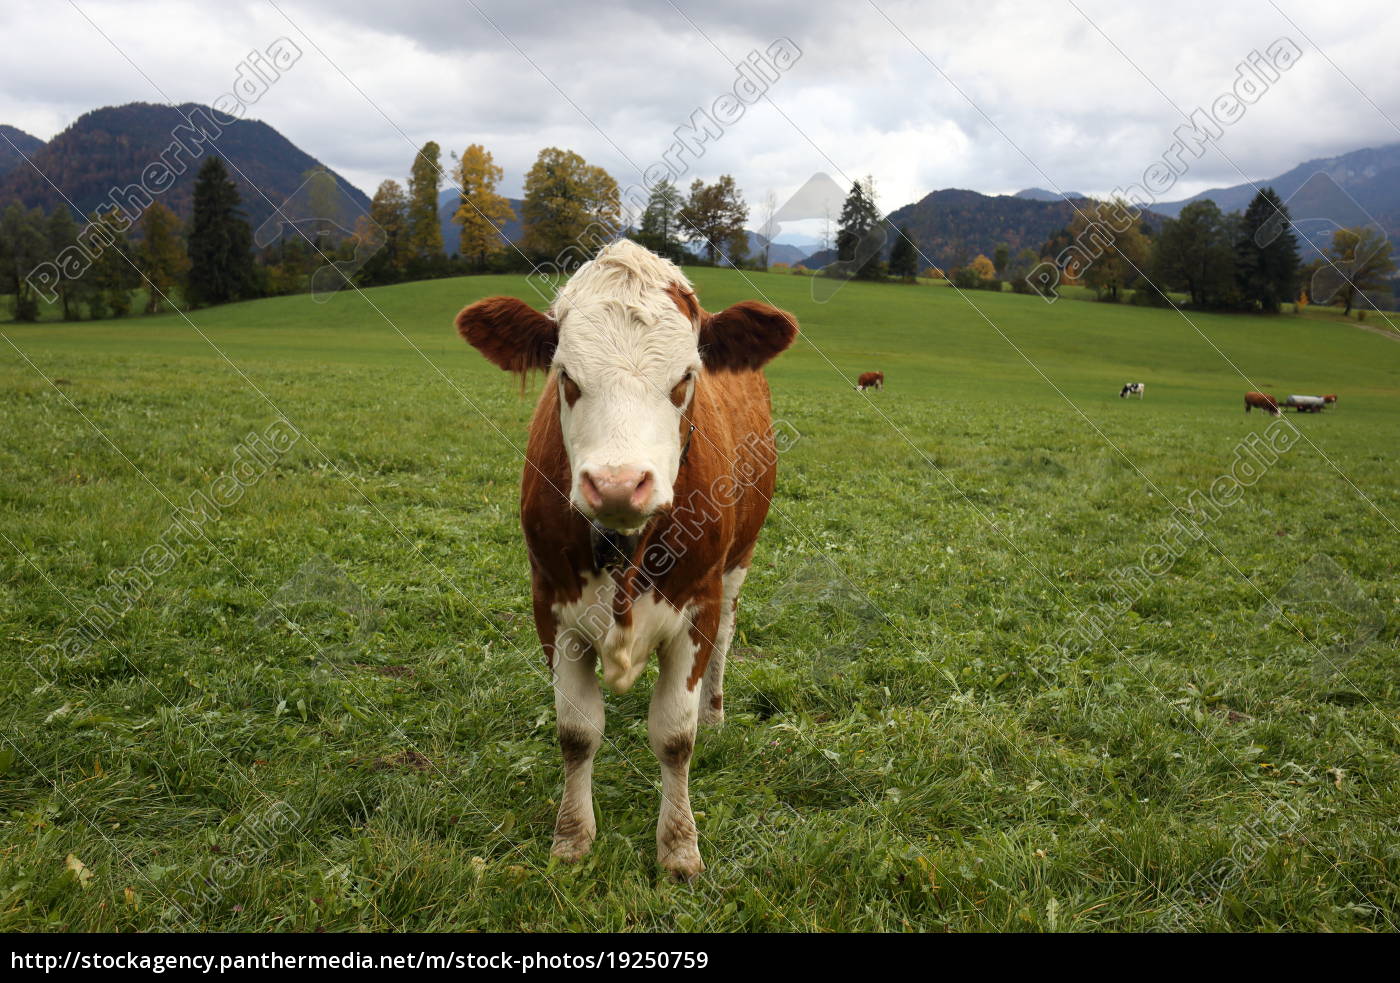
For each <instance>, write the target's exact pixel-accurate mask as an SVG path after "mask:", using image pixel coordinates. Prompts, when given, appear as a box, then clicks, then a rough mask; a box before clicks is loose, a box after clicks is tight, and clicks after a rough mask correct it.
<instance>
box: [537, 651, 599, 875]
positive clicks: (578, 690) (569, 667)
mask: <svg viewBox="0 0 1400 983" xmlns="http://www.w3.org/2000/svg"><path fill="white" fill-rule="evenodd" d="M570 634H571V633H569V632H565V633H564V636H565V637H561V639H560V642H559V644H558V645H556V646H555V649H554V712H555V716H556V719H557V720H558V728H559V750H560V751H561V752H562V753H563V755H564V794H563V795H562V796H561V797H560V799H559V816H558V818H557V819H556V820H555V823H554V847H553V849H552V850H551V851H550V852H551V853H552V854H554V856H556V857H558V858H559V859H561V860H567V861H574V860H578V859H579V858H580V857H582V856H583V855H584V854H586V853H587V852H588V849H589V847H591V846H592V845H593V837H594V836H595V835H597V831H598V824H597V821H596V820H595V818H594V816H593V757H594V755H595V754H597V753H598V745H599V744H601V743H602V742H603V694H602V693H601V692H599V690H598V676H597V674H596V673H595V672H594V669H593V666H594V662H595V661H596V659H597V655H596V654H595V652H594V650H593V648H592V646H590V645H589V644H588V643H586V642H583V641H581V640H578V639H577V638H569V637H568V636H569V635H570Z"/></svg>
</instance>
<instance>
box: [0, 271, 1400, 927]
mask: <svg viewBox="0 0 1400 983" xmlns="http://www.w3.org/2000/svg"><path fill="white" fill-rule="evenodd" d="M692 272H693V275H694V277H695V279H696V282H697V286H698V288H699V292H700V297H701V300H702V302H704V303H705V304H706V306H707V307H709V308H711V309H717V308H719V307H721V306H724V305H726V304H728V303H732V302H734V301H737V300H740V299H743V298H746V297H750V296H754V295H755V294H756V292H758V291H761V295H763V296H766V297H767V298H768V299H770V300H771V301H772V302H773V303H775V304H778V305H780V306H783V307H786V308H788V309H790V310H792V311H793V312H794V313H796V314H797V315H798V317H799V319H800V321H801V323H802V326H803V331H804V337H803V339H801V340H799V342H798V344H797V345H796V346H795V347H794V349H793V350H792V351H790V352H789V353H787V354H785V355H784V356H782V357H781V358H780V359H779V360H778V361H777V362H776V363H774V365H773V366H772V368H771V369H770V372H769V377H770V380H771V382H772V385H773V389H774V394H775V396H774V399H775V412H776V415H777V416H778V417H779V418H780V419H782V420H783V421H785V422H786V424H788V425H790V426H791V427H792V428H794V429H795V430H796V431H797V432H798V433H800V434H801V437H800V439H799V440H798V441H797V442H796V444H795V445H794V446H792V447H791V449H789V450H787V451H786V452H785V453H784V455H783V458H782V460H781V462H780V465H779V479H778V487H779V490H778V496H777V498H776V500H775V502H774V507H773V510H772V513H771V514H770V517H769V520H768V525H767V527H766V529H765V531H764V536H763V539H762V541H761V542H760V546H759V552H758V554H757V557H756V560H755V565H754V568H753V573H752V575H751V576H750V578H749V581H748V585H747V587H746V589H745V596H744V605H743V608H742V610H741V614H740V634H739V636H738V638H737V639H736V643H735V653H734V656H733V658H732V659H731V662H730V670H729V681H728V685H727V686H726V692H727V695H728V700H727V708H728V715H729V718H728V722H727V723H726V724H725V726H724V727H723V728H722V729H721V730H718V731H711V732H702V734H701V735H700V737H699V740H698V744H697V750H696V757H695V759H694V762H693V767H692V782H691V792H692V796H693V799H694V804H695V808H696V812H697V818H698V820H699V825H700V831H701V848H702V852H703V854H704V857H705V860H706V862H707V864H708V865H709V870H708V871H707V872H706V873H705V874H704V875H703V876H702V877H701V878H700V879H699V880H697V881H696V882H695V883H692V884H689V885H677V884H672V883H670V882H669V881H667V880H665V879H664V878H663V877H662V876H661V872H660V870H659V868H657V867H656V865H655V857H654V850H655V847H654V823H655V817H656V811H657V804H658V791H657V788H656V785H655V782H656V779H657V766H656V763H655V761H654V759H653V757H652V755H651V752H650V750H649V748H648V746H647V740H646V724H645V715H646V703H647V699H648V696H649V689H650V687H649V685H647V684H646V680H644V681H643V684H642V685H639V686H638V687H637V689H636V690H634V691H633V692H632V693H629V694H627V695H626V696H623V697H615V696H609V697H608V710H609V719H608V731H607V740H606V742H605V743H604V745H603V749H602V751H601V752H600V756H599V760H598V764H597V769H596V776H597V778H596V797H597V804H598V812H599V823H598V826H599V838H598V841H597V843H596V845H595V847H594V850H593V853H592V854H591V855H590V856H589V858H588V859H587V860H586V861H584V862H583V863H582V864H579V865H577V866H573V867H566V866H561V865H559V864H557V863H556V862H553V861H551V860H550V858H549V843H550V834H551V831H552V825H553V816H554V805H555V797H556V796H557V795H558V793H559V789H560V779H561V769H560V763H559V760H558V758H559V756H558V751H557V748H556V745H555V741H554V731H553V717H554V714H553V708H552V700H551V696H550V691H549V686H548V679H547V674H546V672H545V669H544V666H543V660H542V657H541V655H540V654H539V650H538V646H537V643H536V640H535V637H534V631H533V626H532V624H531V621H530V618H529V616H528V612H529V592H528V586H527V575H526V565H525V556H524V549H523V545H522V542H521V539H520V534H519V530H518V527H517V520H516V514H517V505H516V498H517V486H518V479H519V472H520V469H521V457H520V454H519V452H518V449H517V448H519V447H521V446H523V436H524V432H525V425H526V421H527V419H528V416H529V413H530V409H531V405H532V402H533V393H534V386H535V385H538V381H536V382H534V383H532V384H531V390H530V392H529V393H527V394H526V395H525V396H524V397H522V396H521V395H520V394H519V392H518V387H517V386H516V385H515V384H514V382H513V381H512V380H511V379H510V378H508V377H507V376H505V375H504V374H502V373H499V372H497V371H496V370H494V369H492V368H490V367H489V366H488V365H487V364H486V363H485V361H484V360H483V359H481V358H480V356H478V355H477V354H476V353H475V352H473V351H471V350H469V349H468V348H467V347H466V346H465V345H464V344H463V343H462V342H461V341H460V340H458V339H457V337H456V336H455V333H454V331H453V329H452V325H451V319H452V316H453V315H454V314H455V313H456V311H457V310H458V309H459V308H460V307H461V306H462V305H463V304H465V303H467V302H469V301H471V300H474V299H477V298H480V297H482V296H486V295H489V294H493V293H515V294H517V295H519V296H522V297H526V298H530V297H532V296H533V295H532V294H531V293H530V291H529V289H528V288H527V287H526V286H525V283H524V281H523V280H522V279H520V278H512V277H499V278H492V277H483V278H471V279H458V280H442V281H434V282H428V283H418V284H409V285H404V286H398V287H389V288H381V289H375V290H371V291H367V292H366V293H365V294H364V296H362V297H361V296H356V295H355V294H354V293H351V292H345V293H342V294H340V295H337V296H336V297H335V298H334V299H333V300H332V301H331V302H330V303H327V304H317V303H314V302H313V301H312V300H311V299H310V298H309V297H288V298H280V299H274V300H266V301H259V302H255V303H248V304H241V305H234V306H229V307H224V308H218V309H213V310H202V311H197V312H194V313H193V314H192V315H190V316H191V318H192V320H193V322H194V325H196V326H197V330H196V328H195V327H192V326H191V325H190V323H188V322H187V321H186V320H184V319H183V318H182V317H180V316H176V315H167V316H162V317H154V318H133V319H127V320H123V321H116V322H101V323H78V324H68V325H56V324H50V323H44V324H40V325H13V324H10V325H3V326H0V335H3V341H0V500H2V501H3V505H2V506H0V533H3V541H0V659H3V668H2V669H0V681H3V687H4V689H3V700H4V738H5V740H4V742H3V744H0V930H4V931H16V930H61V929H67V930H101V931H112V930H116V931H131V930H158V929H161V928H179V929H198V930H220V931H222V930H246V931H268V930H297V931H305V930H314V929H318V928H325V929H327V930H331V931H339V930H386V929H404V930H408V929H419V930H517V929H519V930H561V929H562V930H673V929H679V930H698V929H709V930H777V931H807V930H823V931H844V930H906V929H918V930H932V931H939V930H946V929H951V930H1032V931H1033V930H1047V931H1048V930H1092V929H1112V930H1154V929H1163V930H1273V929H1292V930H1361V931H1372V930H1394V929H1395V928H1396V927H1397V923H1398V922H1400V889H1397V877H1398V876H1400V829H1397V819H1398V818H1400V754H1398V753H1397V752H1400V719H1398V718H1397V711H1398V710H1400V692H1397V673H1396V668H1397V661H1396V648H1397V626H1396V623H1395V620H1394V618H1393V617H1392V616H1391V615H1392V612H1393V611H1394V609H1395V605H1396V602H1397V598H1400V576H1397V566H1396V560H1397V554H1400V530H1397V525H1396V523H1397V521H1400V475H1397V461H1398V460H1400V458H1398V457H1397V452H1398V450H1400V412H1398V411H1400V346H1397V344H1396V342H1395V341H1394V340H1393V339H1390V338H1385V337H1381V336H1379V335H1378V334H1376V333H1375V332H1373V331H1366V330H1361V329H1360V328H1358V327H1357V326H1356V325H1355V323H1344V322H1341V321H1340V320H1338V319H1337V318H1335V317H1334V316H1331V315H1328V314H1326V313H1325V312H1324V313H1322V314H1320V315H1318V316H1305V317H1296V316H1289V315H1285V316H1280V317H1274V318H1256V317H1245V316H1233V317H1228V316H1218V315H1204V314H1192V315H1191V316H1190V321H1189V322H1188V320H1187V319H1185V318H1183V317H1182V316H1180V315H1179V314H1176V313H1174V312H1172V311H1160V310H1147V309H1136V308H1128V307H1125V306H1109V305H1104V304H1090V303H1078V302H1073V301H1061V302H1060V303H1057V304H1055V305H1053V306H1052V305H1047V304H1045V303H1044V302H1042V301H1041V300H1039V299H1038V298H1034V297H1022V296H1016V295H1012V294H1010V293H1003V294H992V293H977V294H974V295H970V300H971V301H972V302H973V303H975V305H976V309H974V308H973V307H972V306H970V305H969V303H968V301H967V300H964V299H962V298H960V297H959V296H958V294H957V293H956V292H954V291H952V290H947V289H932V288H927V287H903V286H896V285H869V284H852V285H849V286H847V287H846V288H844V289H843V290H841V291H840V292H839V293H837V294H836V295H835V297H834V298H832V299H831V301H830V302H829V303H825V304H817V303H814V302H813V301H812V299H811V294H810V291H811V289H812V282H811V281H810V280H808V279H806V278H801V277H795V276H782V275H776V274H768V275H763V274H758V275H753V276H752V285H751V284H750V283H749V282H746V281H745V279H743V278H742V277H741V276H740V275H738V274H735V273H732V272H725V271H715V270H695V271H692ZM755 287H757V291H756V290H755ZM371 302H372V305H373V306H372V305H371ZM376 308H377V310H376ZM380 312H382V314H381V313H380ZM1368 323H1369V322H1368ZM1232 362H1233V363H1234V365H1235V366H1238V370H1237V369H1236V368H1234V367H1232V365H1231V363H1232ZM874 368H879V369H882V370H883V371H884V372H885V374H886V376H887V386H886V389H885V390H884V391H883V392H873V393H869V394H866V395H858V394H856V393H855V392H853V391H852V390H851V388H850V386H849V385H848V384H847V383H846V382H845V381H843V378H842V374H844V375H845V376H847V377H851V378H853V377H854V376H855V375H856V374H857V373H858V372H860V371H863V370H866V369H874ZM1241 373H1243V375H1242V374H1241ZM1127 381H1144V382H1146V383H1147V395H1146V399H1144V400H1142V401H1139V400H1137V399H1131V400H1120V399H1119V398H1118V389H1119V387H1120V386H1121V384H1122V383H1124V382H1127ZM1252 388H1262V389H1266V390H1269V391H1272V392H1275V393H1277V394H1278V395H1280V396H1283V395H1286V394H1288V393H1294V392H1298V393H1323V392H1336V393H1339V394H1340V397H1341V398H1340V402H1339V403H1338V404H1337V406H1336V407H1335V408H1334V409H1331V410H1329V411H1328V412H1326V413H1324V414H1321V415H1315V416H1314V415H1305V416H1294V415H1289V416H1288V417H1287V418H1286V421H1287V424H1288V425H1292V426H1294V427H1296V428H1297V430H1298V431H1300V432H1301V434H1300V435H1299V436H1298V437H1297V438H1296V439H1295V441H1294V443H1293V446H1292V447H1291V449H1289V450H1288V451H1286V452H1285V453H1283V454H1282V455H1281V456H1280V457H1279V459H1278V460H1277V462H1276V463H1274V464H1273V465H1272V466H1271V467H1269V468H1267V470H1266V471H1265V473H1263V475H1262V477H1260V478H1259V479H1258V480H1257V482H1255V483H1253V484H1252V485H1251V486H1250V487H1248V488H1247V489H1245V491H1244V494H1243V495H1242V497H1241V498H1240V499H1239V500H1238V501H1237V502H1236V503H1235V504H1233V505H1231V506H1230V507H1228V508H1225V509H1223V510H1222V511H1221V512H1220V514H1219V515H1218V516H1215V517H1214V518H1213V519H1211V520H1210V521H1208V522H1206V523H1205V524H1204V525H1203V526H1201V527H1200V529H1199V530H1198V531H1200V532H1201V533H1202V535H1201V536H1200V538H1199V539H1196V538H1189V539H1188V540H1187V542H1186V544H1185V545H1184V546H1183V547H1182V549H1181V550H1180V552H1179V555H1175V556H1174V562H1172V563H1171V565H1170V569H1168V570H1166V572H1164V573H1161V574H1160V575H1158V576H1155V577H1153V578H1152V579H1151V581H1150V582H1149V583H1146V584H1145V585H1143V587H1142V590H1141V593H1140V594H1138V595H1137V596H1136V597H1135V598H1134V599H1132V601H1131V604H1130V605H1126V606H1120V607H1117V608H1115V607H1114V601H1113V597H1114V590H1115V585H1116V584H1118V583H1120V579H1119V576H1118V573H1117V571H1119V570H1120V569H1121V568H1123V567H1125V566H1127V565H1129V564H1132V563H1134V562H1136V561H1137V559H1138V557H1139V556H1140V555H1141V554H1142V553H1143V551H1145V550H1148V549H1149V548H1151V547H1152V546H1153V545H1154V544H1157V543H1159V542H1160V541H1162V540H1163V539H1164V537H1171V536H1172V535H1173V533H1172V529H1173V515H1174V508H1176V507H1178V506H1184V505H1186V503H1187V498H1188V496H1190V495H1191V494H1192V493H1193V492H1201V493H1204V492H1205V491H1207V490H1208V489H1210V488H1211V487H1212V483H1213V482H1215V481H1216V479H1217V477H1218V476H1220V475H1222V474H1225V473H1227V472H1228V471H1229V470H1230V468H1231V467H1232V464H1234V462H1235V460H1236V453H1237V448H1238V447H1239V446H1240V442H1241V441H1242V440H1244V439H1245V438H1246V437H1248V436H1249V435H1251V434H1256V433H1258V434H1263V433H1264V432H1265V431H1266V430H1268V428H1269V424H1270V420H1269V418H1268V417H1266V416H1264V415H1262V414H1260V413H1253V414H1250V415H1248V416H1246V415H1245V414H1244V413H1243V411H1242V399H1241V396H1242V393H1243V392H1244V391H1245V390H1246V389H1252ZM279 416H285V418H286V419H287V420H289V421H290V422H291V423H292V424H293V425H295V427H296V428H298V430H299V431H300V433H301V435H302V436H301V439H300V440H299V441H297V442H296V443H295V444H294V445H293V446H292V447H291V448H290V449H289V450H287V451H286V452H285V453H283V454H281V455H280V456H277V457H276V458H275V460H272V461H271V463H270V464H269V465H268V466H267V467H266V468H265V472H266V473H265V474H263V475H262V476H261V477H260V478H259V479H258V480H255V481H253V482H252V483H251V485H250V486H249V487H248V489H247V491H246V493H244V494H242V495H241V497H240V498H238V499H237V500H236V501H233V502H231V503H229V504H227V507H223V508H221V509H220V510H218V511H217V512H216V513H214V514H208V513H206V514H205V516H204V518H203V520H202V521H201V522H200V523H199V525H198V534H197V535H187V536H185V537H184V538H182V539H180V540H179V543H178V544H177V546H176V548H174V549H170V550H168V551H167V553H168V556H167V557H166V559H167V560H168V561H169V563H168V569H165V570H164V572H160V573H158V574H157V575H155V576H152V577H150V578H149V581H148V582H145V581H139V578H135V577H134V574H133V573H132V571H133V570H134V569H135V565H137V564H138V562H140V561H142V557H143V555H146V556H150V555H152V554H151V552H150V551H151V549H152V547H155V546H157V544H160V543H161V542H162V537H163V536H166V535H167V533H168V530H169V527H170V526H171V523H172V518H173V517H174V516H175V515H176V510H177V508H178V507H183V506H186V505H187V504H188V502H189V500H190V496H191V495H192V494H194V493H199V492H203V493H205V494H210V495H212V494H214V491H213V490H214V489H216V488H217V487H218V486H219V481H220V479H221V476H222V475H225V474H227V473H229V472H230V471H231V469H234V468H235V466H236V465H237V463H238V461H239V458H238V457H237V456H236V454H238V453H239V452H238V447H239V444H240V442H242V441H243V440H244V438H245V436H246V435H247V434H249V433H250V432H252V431H257V432H263V431H265V430H266V429H267V428H268V427H269V426H270V425H272V424H273V423H274V421H276V420H277V419H278V418H279ZM157 552H159V550H157ZM114 573H115V575H116V578H117V580H119V581H125V582H135V583H136V587H135V588H134V589H132V590H130V591H128V592H127V593H126V594H125V595H124V596H125V600H124V601H121V602H118V601H116V600H114V597H115V596H116V595H115V594H114V592H113V589H112V587H111V584H112V580H111V579H110V577H111V576H112V575H114ZM94 605H101V606H105V607H106V608H109V609H110V608H115V610H114V611H113V612H112V618H111V621H110V624H108V625H106V627H105V628H104V629H103V630H101V631H96V632H94V637H93V638H92V639H91V641H90V643H86V644H81V645H73V646H70V647H69V648H68V649H66V650H65V651H64V652H63V653H62V654H56V653H55V651H54V650H53V649H52V648H45V647H44V646H46V644H47V643H50V642H52V641H53V640H54V639H55V638H62V637H70V638H71V637H73V636H72V630H73V628H74V626H76V625H79V624H80V623H83V622H84V618H85V617H87V615H85V612H87V613H88V614H91V613H92V612H93V611H96V610H99V608H97V607H94ZM1105 606H1106V607H1105ZM1090 610H1113V611H1114V614H1113V616H1112V617H1109V618H1105V619H1104V624H1105V633H1104V634H1103V636H1102V638H1101V639H1099V640H1098V641H1097V642H1095V643H1093V644H1090V645H1088V646H1086V647H1076V648H1071V649H1064V648H1062V647H1057V646H1056V645H1055V644H1054V643H1055V642H1056V640H1057V638H1059V637H1060V636H1061V634H1062V633H1063V632H1064V631H1065V629H1066V628H1067V627H1068V626H1070V625H1072V624H1075V623H1076V620H1075V619H1076V618H1077V617H1080V616H1081V614H1082V613H1083V612H1086V611H1090ZM65 633H68V635H67V636H65ZM651 671H652V672H654V671H655V670H654V669H653V670H651Z"/></svg>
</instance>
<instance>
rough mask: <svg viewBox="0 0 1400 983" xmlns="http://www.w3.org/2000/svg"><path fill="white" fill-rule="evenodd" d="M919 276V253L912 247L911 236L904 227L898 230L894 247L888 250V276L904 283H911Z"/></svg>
mask: <svg viewBox="0 0 1400 983" xmlns="http://www.w3.org/2000/svg"><path fill="white" fill-rule="evenodd" d="M918 274H919V253H918V250H917V249H916V248H915V246H914V237H913V234H912V233H911V232H910V231H909V227H908V226H907V225H906V226H904V227H903V228H902V229H900V230H899V235H898V236H896V237H895V240H894V245H893V246H892V247H891V248H890V276H897V277H900V278H901V279H903V280H904V281H905V282H906V283H913V282H914V279H915V277H917V276H918Z"/></svg>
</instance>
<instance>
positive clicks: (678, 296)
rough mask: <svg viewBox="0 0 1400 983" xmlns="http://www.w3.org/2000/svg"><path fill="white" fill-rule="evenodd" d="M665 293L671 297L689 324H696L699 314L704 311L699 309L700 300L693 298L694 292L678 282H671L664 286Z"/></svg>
mask: <svg viewBox="0 0 1400 983" xmlns="http://www.w3.org/2000/svg"><path fill="white" fill-rule="evenodd" d="M666 295H667V296H668V297H670V298H671V300H672V302H673V303H674V304H675V305H676V308H677V310H679V311H680V312H681V313H682V314H684V315H685V316H686V317H687V318H688V319H689V320H690V323H691V324H698V323H699V321H700V316H701V314H703V313H704V312H703V311H701V309H700V301H698V300H696V299H695V294H694V293H692V292H691V291H689V290H687V289H685V287H682V286H681V285H680V284H679V283H673V284H671V285H670V286H669V287H667V288H666Z"/></svg>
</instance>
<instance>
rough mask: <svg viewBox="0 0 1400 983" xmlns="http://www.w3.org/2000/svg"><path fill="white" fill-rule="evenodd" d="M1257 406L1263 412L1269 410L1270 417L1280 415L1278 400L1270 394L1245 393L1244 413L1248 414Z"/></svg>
mask: <svg viewBox="0 0 1400 983" xmlns="http://www.w3.org/2000/svg"><path fill="white" fill-rule="evenodd" d="M1256 406H1257V407H1258V408H1259V409H1261V410H1267V411H1268V413H1269V415H1270V416H1279V415H1280V412H1279V408H1278V400H1276V399H1274V397H1272V396H1270V395H1269V394H1268V393H1245V394H1244V411H1245V412H1246V413H1248V412H1249V411H1250V410H1252V409H1254V408H1255V407H1256Z"/></svg>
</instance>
